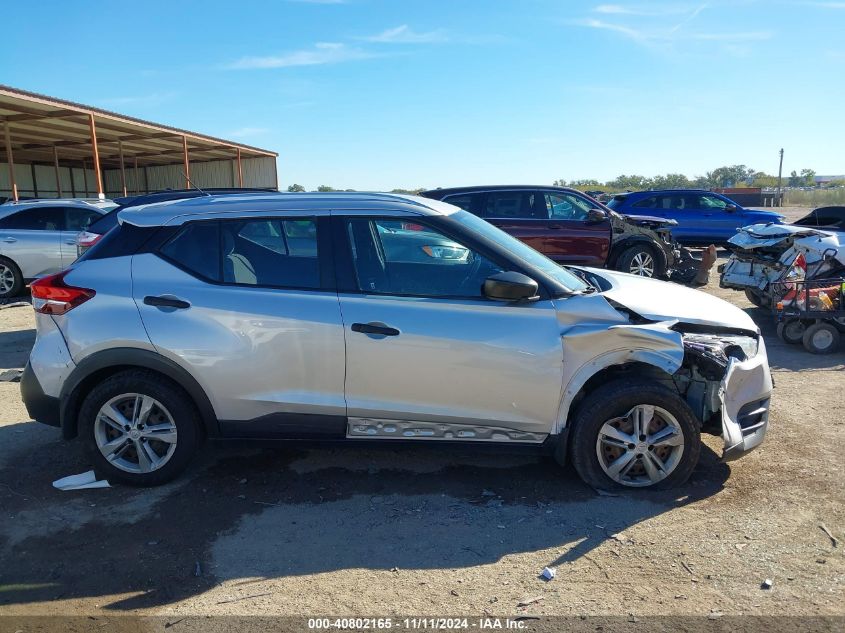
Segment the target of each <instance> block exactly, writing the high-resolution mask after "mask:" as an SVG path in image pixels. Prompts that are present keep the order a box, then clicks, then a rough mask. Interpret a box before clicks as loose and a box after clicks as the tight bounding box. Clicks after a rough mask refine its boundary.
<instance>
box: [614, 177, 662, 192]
mask: <svg viewBox="0 0 845 633" xmlns="http://www.w3.org/2000/svg"><path fill="white" fill-rule="evenodd" d="M607 187H608V188H609V189H616V190H618V191H628V190H630V191H642V190H643V189H650V188H651V179H650V178H646V177H645V176H636V175H631V176H626V175H625V174H622V175H621V176H618V177H617V178H616V179H614V180H609V181H608V182H607Z"/></svg>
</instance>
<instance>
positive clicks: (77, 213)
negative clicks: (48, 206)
mask: <svg viewBox="0 0 845 633" xmlns="http://www.w3.org/2000/svg"><path fill="white" fill-rule="evenodd" d="M65 217H66V218H67V219H66V223H65V230H66V231H85V230H86V229H88V227H89V226H91V225H92V224H93V223H94V222H96V221H97V220H99V219H100V218H101V217H102V214H101V213H98V212H97V211H89V210H88V209H74V208H72V207H69V208H68V209H67V215H66V216H65Z"/></svg>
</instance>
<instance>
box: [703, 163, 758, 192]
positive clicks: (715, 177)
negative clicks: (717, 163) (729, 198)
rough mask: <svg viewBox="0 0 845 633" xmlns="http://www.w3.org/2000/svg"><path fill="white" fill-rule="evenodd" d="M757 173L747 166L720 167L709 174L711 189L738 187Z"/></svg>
mask: <svg viewBox="0 0 845 633" xmlns="http://www.w3.org/2000/svg"><path fill="white" fill-rule="evenodd" d="M755 173H756V172H755V171H754V170H753V169H750V168H748V167H746V166H745V165H731V166H725V167H719V168H717V169H714V170H713V171H711V172H708V173H707V179H708V180H709V181H710V186H711V187H737V186H740V185H743V184H745V183H746V182H747V181H748V180H749V179H751V178H753V177H754V174H755Z"/></svg>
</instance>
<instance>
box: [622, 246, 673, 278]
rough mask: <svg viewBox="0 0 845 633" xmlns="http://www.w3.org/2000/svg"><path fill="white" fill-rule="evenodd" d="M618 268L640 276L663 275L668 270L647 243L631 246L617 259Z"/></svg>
mask: <svg viewBox="0 0 845 633" xmlns="http://www.w3.org/2000/svg"><path fill="white" fill-rule="evenodd" d="M616 270H618V271H621V272H623V273H631V274H632V275H639V276H640V277H661V276H662V275H663V274H664V273H665V272H666V271H665V270H663V266H661V265H660V263H659V262H658V259H657V256H656V255H655V253H654V249H653V248H651V247H650V246H648V245H647V244H636V245H634V246H629V247H628V248H626V249H625V250H624V251H622V254H621V255H619V258H618V259H617V260H616Z"/></svg>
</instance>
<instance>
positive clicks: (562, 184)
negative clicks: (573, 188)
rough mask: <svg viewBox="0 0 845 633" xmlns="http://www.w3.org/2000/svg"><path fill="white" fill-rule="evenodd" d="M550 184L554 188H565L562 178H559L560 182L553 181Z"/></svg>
mask: <svg viewBox="0 0 845 633" xmlns="http://www.w3.org/2000/svg"><path fill="white" fill-rule="evenodd" d="M552 184H553V185H554V186H555V187H565V186H566V181H565V180H564V179H563V178H561V179H560V180H555V181H554V182H553V183H552Z"/></svg>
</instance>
